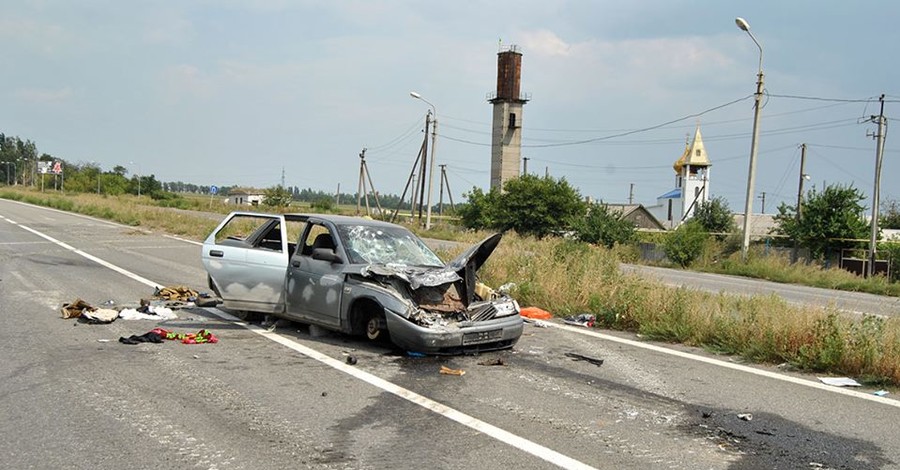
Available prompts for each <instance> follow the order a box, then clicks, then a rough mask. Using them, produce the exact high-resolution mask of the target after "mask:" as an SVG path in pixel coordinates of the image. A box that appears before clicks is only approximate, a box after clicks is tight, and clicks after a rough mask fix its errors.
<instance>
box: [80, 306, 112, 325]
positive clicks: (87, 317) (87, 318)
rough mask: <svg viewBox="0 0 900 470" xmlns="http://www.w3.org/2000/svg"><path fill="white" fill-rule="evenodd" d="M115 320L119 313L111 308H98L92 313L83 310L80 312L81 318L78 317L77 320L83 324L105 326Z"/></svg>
mask: <svg viewBox="0 0 900 470" xmlns="http://www.w3.org/2000/svg"><path fill="white" fill-rule="evenodd" d="M116 318H119V312H118V311H117V310H113V309H111V308H98V309H96V310H93V311H88V310H84V311H83V312H81V316H80V317H78V320H79V321H82V322H84V323H96V324H105V323H112V322H114V321H116Z"/></svg>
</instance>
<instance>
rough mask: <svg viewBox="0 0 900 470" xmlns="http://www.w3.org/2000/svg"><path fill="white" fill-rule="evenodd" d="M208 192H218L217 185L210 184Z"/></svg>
mask: <svg viewBox="0 0 900 470" xmlns="http://www.w3.org/2000/svg"><path fill="white" fill-rule="evenodd" d="M209 192H210V193H211V194H219V187H218V186H210V187H209Z"/></svg>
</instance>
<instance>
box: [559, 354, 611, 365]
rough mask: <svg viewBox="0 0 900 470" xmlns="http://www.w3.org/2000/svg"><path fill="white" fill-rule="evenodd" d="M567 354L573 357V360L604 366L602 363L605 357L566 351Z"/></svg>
mask: <svg viewBox="0 0 900 470" xmlns="http://www.w3.org/2000/svg"><path fill="white" fill-rule="evenodd" d="M565 354H566V357H570V358H572V360H573V361H585V362H590V363H591V364H593V365H595V366H602V365H603V359H599V358H596V357H590V356H585V355H584V354H578V353H573V352H567V353H565Z"/></svg>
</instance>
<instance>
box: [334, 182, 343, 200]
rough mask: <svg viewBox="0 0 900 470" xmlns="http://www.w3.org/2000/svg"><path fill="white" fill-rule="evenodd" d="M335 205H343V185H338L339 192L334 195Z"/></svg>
mask: <svg viewBox="0 0 900 470" xmlns="http://www.w3.org/2000/svg"><path fill="white" fill-rule="evenodd" d="M334 205H336V206H339V205H341V183H338V187H337V192H336V193H334Z"/></svg>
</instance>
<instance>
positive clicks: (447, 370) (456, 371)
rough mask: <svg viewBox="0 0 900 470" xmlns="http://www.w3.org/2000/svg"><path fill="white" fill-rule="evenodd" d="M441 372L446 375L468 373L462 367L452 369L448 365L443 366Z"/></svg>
mask: <svg viewBox="0 0 900 470" xmlns="http://www.w3.org/2000/svg"><path fill="white" fill-rule="evenodd" d="M441 373H442V374H444V375H466V371H464V370H462V369H451V368H449V367H447V366H441Z"/></svg>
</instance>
